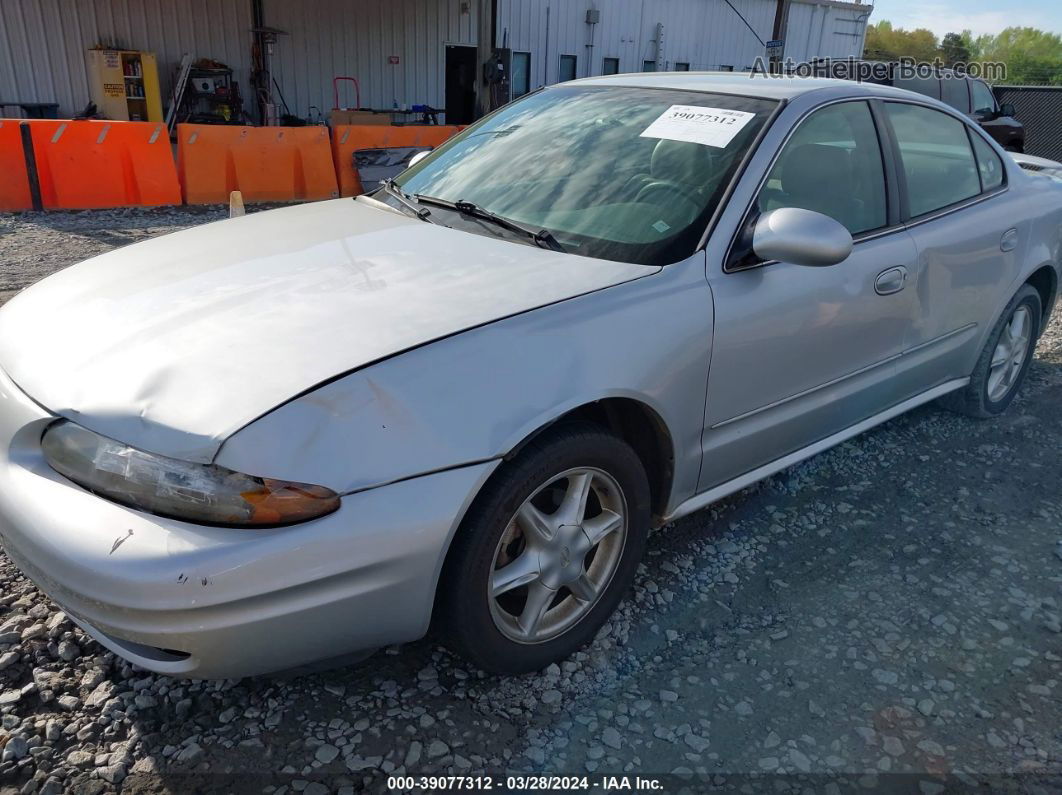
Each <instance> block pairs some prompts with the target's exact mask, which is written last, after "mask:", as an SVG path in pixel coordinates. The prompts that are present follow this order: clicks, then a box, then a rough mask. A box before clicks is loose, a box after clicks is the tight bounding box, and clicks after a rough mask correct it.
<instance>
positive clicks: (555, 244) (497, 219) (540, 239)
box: [415, 193, 564, 252]
mask: <svg viewBox="0 0 1062 795" xmlns="http://www.w3.org/2000/svg"><path fill="white" fill-rule="evenodd" d="M415 198H416V200H417V201H418V202H423V203H424V204H434V205H436V206H438V207H446V208H448V209H450V210H456V211H457V212H459V213H461V214H462V215H468V216H471V217H473V218H480V219H482V220H484V221H490V222H491V223H493V224H495V225H497V226H500V227H502V228H503V229H508V230H509V231H510V232H517V233H519V234H521V235H525V236H526V237H529V238H530V239H531V240H532V242H534V244H535V245H536V246H539V247H540V248H548V249H551V250H553V251H560V252H564V246H562V245H561V244H560V242H559V241H558V240H557V238H555V237H554V236H553V233H552V232H550V231H549V230H548V229H535V228H534V227H532V226H527V225H525V224H522V223H520V222H519V221H513V220H511V219H509V218H505V217H503V216H501V215H498V214H497V213H492V212H491V211H490V210H485V209H484V208H482V207H480V206H479V205H478V204H473V203H472V202H466V201H456V202H451V201H447V200H446V199H437V198H435V197H434V196H422V195H420V194H419V193H418V194H417V195H416V196H415Z"/></svg>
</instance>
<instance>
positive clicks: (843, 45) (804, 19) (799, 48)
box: [785, 2, 873, 61]
mask: <svg viewBox="0 0 1062 795" xmlns="http://www.w3.org/2000/svg"><path fill="white" fill-rule="evenodd" d="M872 10H873V7H872V6H862V7H853V6H851V5H839V4H836V3H811V2H797V3H793V4H792V5H790V7H789V26H788V29H787V31H786V37H785V56H786V58H792V59H793V60H794V61H807V60H811V59H812V58H848V57H852V56H855V57H859V56H861V55H862V53H863V43H864V40H865V39H866V31H867V24H868V23H869V19H870V13H871V11H872Z"/></svg>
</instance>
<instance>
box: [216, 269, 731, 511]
mask: <svg viewBox="0 0 1062 795" xmlns="http://www.w3.org/2000/svg"><path fill="white" fill-rule="evenodd" d="M573 267H578V266H577V264H573ZM712 322H713V311H712V300H711V295H710V292H709V288H708V286H707V283H706V281H705V279H704V254H703V252H698V253H697V254H696V255H695V256H693V257H691V258H690V259H688V260H685V261H684V262H681V263H676V264H675V265H671V266H668V267H666V268H664V269H663V270H661V271H659V272H657V273H654V274H653V275H649V276H646V277H644V278H641V279H637V280H635V281H632V282H628V283H626V284H621V285H617V286H615V287H610V288H607V289H605V290H601V291H598V292H595V293H591V294H589V295H584V296H580V297H578V298H573V299H570V300H566V301H562V302H560V303H557V304H553V305H550V306H547V307H543V308H540V309H536V310H533V311H531V312H526V313H524V314H520V315H516V316H513V317H509V318H506V319H504V320H499V321H497V322H494V323H491V324H488V325H486V326H482V327H480V328H477V329H472V330H469V331H466V332H463V333H460V334H457V335H454V336H452V337H448V338H446V339H443V340H439V341H436V342H434V343H431V344H429V345H425V346H422V347H419V348H416V349H414V350H411V351H408V352H406V353H403V354H401V355H398V356H395V357H392V358H390V359H386V360H384V361H381V362H378V363H377V364H374V365H371V366H369V367H366V368H364V369H361V370H358V371H356V372H353V373H350V374H349V375H346V376H344V377H342V378H339V379H337V380H335V381H332V382H331V383H328V384H326V385H324V386H321V387H320V388H318V389H316V390H314V391H312V392H310V393H308V394H306V395H303V396H302V397H300V398H298V399H296V400H293V401H291V402H290V403H287V404H285V405H283V406H281V407H279V408H277V409H276V410H274V411H273V412H271V413H269V414H267V415H266V416H264V417H262V418H261V419H259V420H257V421H255V422H254V423H252V424H251V425H249V426H247V427H246V428H244V429H242V430H240V431H239V432H238V433H236V434H235V435H233V436H232V437H231V438H229V439H228V440H227V441H225V442H224V444H223V445H222V447H221V450H220V452H219V454H218V456H217V458H216V463H218V464H221V465H222V466H226V467H230V468H232V469H235V470H238V471H241V472H248V473H252V474H261V475H265V476H269V477H274V478H286V479H291V480H298V481H301V482H309V483H318V484H321V485H324V486H328V487H329V488H332V489H334V490H336V491H338V492H340V493H344V494H345V493H350V492H353V491H361V490H364V489H368V488H372V487H375V486H379V485H382V484H385V483H391V482H395V481H398V480H402V479H405V478H410V477H414V476H416V475H421V474H424V473H427V472H435V471H440V470H444V469H449V468H452V467H457V466H462V465H465V464H469V463H473V462H479V461H488V460H491V459H494V458H499V457H501V456H503V455H505V454H506V453H507V452H508V451H510V450H511V449H513V448H514V447H515V446H516V445H517V444H519V442H520V441H522V440H523V439H524V438H525V437H527V436H528V435H529V434H531V433H533V432H534V431H535V430H537V429H538V428H540V427H542V426H543V425H546V424H548V423H549V422H551V421H553V420H554V419H556V418H557V417H558V416H560V415H562V414H564V413H565V412H567V411H569V410H570V409H572V408H574V407H576V406H580V405H584V404H586V403H590V402H592V401H595V400H600V399H603V398H607V397H626V398H631V399H634V400H639V401H641V402H643V403H645V404H646V405H648V406H649V407H650V408H652V409H653V410H654V411H655V412H656V413H657V414H658V415H659V416H660V418H661V419H662V420H663V421H664V422H665V423H666V424H667V426H668V430H669V431H670V433H671V435H672V439H673V441H674V444H675V485H674V494H675V495H678V494H682V495H686V496H688V494H691V493H692V491H693V489H694V488H695V487H696V482H697V472H698V469H699V466H700V434H701V429H702V425H703V411H704V393H705V389H706V384H707V378H708V361H709V351H710V342H711V330H712Z"/></svg>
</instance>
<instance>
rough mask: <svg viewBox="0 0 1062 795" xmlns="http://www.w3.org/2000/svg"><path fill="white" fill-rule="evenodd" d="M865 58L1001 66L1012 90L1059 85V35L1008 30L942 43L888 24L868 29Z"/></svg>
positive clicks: (968, 34) (928, 33)
mask: <svg viewBox="0 0 1062 795" xmlns="http://www.w3.org/2000/svg"><path fill="white" fill-rule="evenodd" d="M863 57H864V58H866V59H867V60H872V61H896V60H899V59H900V58H914V59H915V60H916V61H924V62H932V61H934V60H936V59H937V58H939V59H940V60H941V61H943V62H944V64H945V65H946V66H953V65H954V64H956V63H959V62H960V61H961V62H979V63H989V62H992V63H1002V64H1004V65H1005V66H1006V80H1005V82H1007V83H1009V84H1011V85H1023V84H1024V85H1062V36H1060V35H1059V34H1057V33H1049V32H1047V31H1044V30H1039V29H1037V28H1017V27H1015V28H1006V29H1005V30H1002V31H1000V32H999V33H997V34H995V35H992V34H990V33H987V34H983V35H981V36H976V37H975V36H974V35H973V33H971V32H970V31H969V30H964V31H963V32H962V33H949V34H947V35H946V36H945V37H944V40H943V41H941V42H938V41H937V38H936V36H934V35H933V32H932V31H929V30H925V29H924V28H919V29H917V30H904V29H903V28H894V27H893V26H892V23H891V22H889V21H888V20H882V21H881V22H878V23H877V24H875V25H868V26H867V37H866V46H865V48H864V51H863Z"/></svg>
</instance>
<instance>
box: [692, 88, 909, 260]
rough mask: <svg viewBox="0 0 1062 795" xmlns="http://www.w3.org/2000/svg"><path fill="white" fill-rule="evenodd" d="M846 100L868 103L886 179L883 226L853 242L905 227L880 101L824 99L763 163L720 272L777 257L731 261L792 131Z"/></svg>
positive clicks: (850, 98)
mask: <svg viewBox="0 0 1062 795" xmlns="http://www.w3.org/2000/svg"><path fill="white" fill-rule="evenodd" d="M847 102H862V103H864V104H865V105H867V106H868V110H869V111H870V116H871V121H872V123H873V125H874V130H875V132H876V134H877V139H878V152H879V154H880V155H881V158H882V164H881V167H882V171H883V173H884V178H885V226H881V227H877V228H876V229H868V230H866V231H864V232H860V233H858V234H856V235H853V236H852V241H853V243H854V244H855V245H859V244H860V243H861V242H863V241H865V240H874V239H877V238H879V237H883V236H885V235H887V234H892V233H893V232H897V231H899V230H901V229H903V228H904V225H903V221H902V220H901V213H900V211H901V210H902V207H901V206H896V205H894V204H893V203H892V202H891V201H890V200H891V195H892V189H890V187H889V186H890V185H893V186H896V189H897V190H899V184H898V182H897V176H896V175H897V174H900V176H899V179H902V169H897V163H896V162H893V161H894V157H889V156H887V155H886V153H885V145H886V144H885V137H886V135H887V136H888V137H889V140H890V141H891V140H892V136H891V126H889V127H887V131H886V128H885V127H884V126H883V124H882V123H881V121H882V120H881V119H879V118H878V113H881V115H882V116H883V115H884V111H883V109H882V100H880V99H877V98H874V97H845V98H844V99H837V100H833V101H832V102H827V103H824V104H822V105H818V106H816V107H814V108H812V109H811V110H809V111H808V112H807V113H805V114H804V115H803V116H801V117H800V118H799V119H797V121H796V123H795V124H794V125H793V126H792V127H791V128H790V129H789V131H788V132H787V133H786V135H785V138H783V139H782V142H781V143H780V144H779V145H778V148H777V149H776V150H775V152H774V154H773V156H772V157H771V160H770V162H768V163H767V166H766V168H765V170H764V172H763V174H762V175H761V176H760V179H759V181H758V182H757V184H756V189H755V190H754V191H753V193H752V198H751V199H750V200H749V203H748V204H747V205H746V206H745V210H744V212H743V213H742V214H741V221H740V222H739V223H738V224H737V227H736V229H735V230H734V232H733V233H732V235H731V237H730V243H729V244H728V245H727V248H726V256H725V257H724V258H723V273H741V272H743V271H747V270H752V269H753V268H761V267H766V266H769V265H773V264H774V263H775V262H776V260H770V261H767V262H759V263H756V264H754V265H743V266H737V267H735V262H734V260H735V252H734V249H735V247H736V246H737V244H738V240H739V238H740V237H741V235H742V233H743V232H744V231H745V228H746V227H747V226H748V223H749V221H750V219H751V215H752V212H753V210H754V209H755V207H756V204H757V203H758V201H759V197H760V192H761V191H762V190H763V188H764V186H765V185H766V184H767V178H768V177H769V176H770V174H771V171H772V170H773V169H774V167H775V164H776V163H777V162H778V158H779V157H781V156H782V152H784V151H785V148H786V145H787V144H788V143H789V141H790V139H791V138H792V137H793V135H794V133H795V132H796V131H797V130H798V129H800V126H801V125H802V124H804V122H806V121H807V120H808V119H809V118H810V117H811V116H813V115H814V114H815V113H817V112H818V111H820V110H824V109H825V108H830V107H833V106H834V105H840V104H843V103H847ZM912 104H919V103H912ZM781 110H782V106H779V108H778V109H777V111H776V112H775V115H776V116H777V115H778V114H779V113H780V112H781ZM875 111H878V112H877V113H876V112H875ZM884 121H885V122H886V124H887V120H884ZM765 132H766V126H765V128H764V129H763V130H761V131H760V134H761V135H764V134H765ZM896 151H897V154H898V150H896ZM736 184H737V180H735V182H734V185H735V186H736ZM899 195H900V196H902V195H904V193H903V191H899ZM725 200H726V198H725V197H724V201H725ZM894 207H895V216H894V210H893V208H894ZM894 217H895V218H896V220H895V221H894V220H893V218H894ZM705 242H707V235H705V238H704V239H702V245H701V247H703V245H704V243H705Z"/></svg>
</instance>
